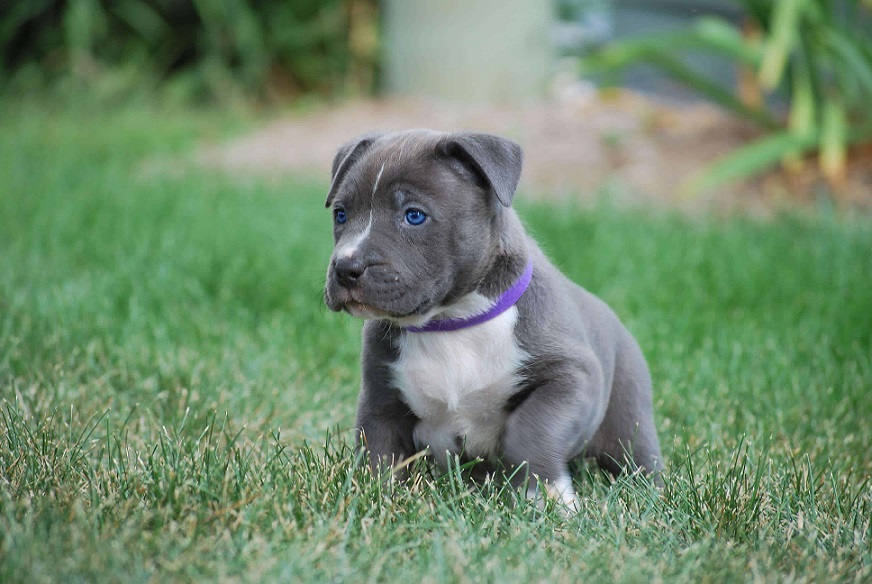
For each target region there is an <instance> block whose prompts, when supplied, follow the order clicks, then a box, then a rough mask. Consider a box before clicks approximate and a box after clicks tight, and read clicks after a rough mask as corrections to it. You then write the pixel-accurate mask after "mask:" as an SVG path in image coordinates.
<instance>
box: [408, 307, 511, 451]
mask: <svg viewBox="0 0 872 584" xmlns="http://www.w3.org/2000/svg"><path fill="white" fill-rule="evenodd" d="M485 300H486V299H485ZM517 318H518V309H517V308H516V307H512V308H510V309H509V310H507V311H506V312H504V313H503V314H501V315H499V316H498V317H496V318H494V319H492V320H489V321H487V322H484V323H482V324H480V325H477V326H473V327H470V328H465V329H461V330H457V331H450V332H431V333H413V334H405V335H403V336H402V337H401V339H400V342H399V343H400V344H399V358H398V359H397V361H396V362H395V363H394V365H393V373H394V382H395V383H396V385H397V387H398V388H399V390H400V391H401V392H402V394H403V397H404V399H405V401H406V403H407V404H408V405H409V407H410V408H411V409H412V411H413V412H415V415H417V416H418V418H420V422H419V423H418V425H417V427H416V428H415V443H416V445H417V446H418V447H419V448H424V447H429V448H430V450H431V452H433V454H434V455H435V458H436V459H437V461H442V460H444V458H443V457H442V456H441V454H443V453H444V452H445V451H448V452H451V453H459V452H460V451H461V450H462V451H463V452H464V453H465V454H467V455H469V456H480V457H482V458H488V457H492V456H494V455H496V454H498V450H499V449H498V447H499V439H500V436H501V434H502V431H503V427H504V424H505V420H506V416H507V412H506V409H505V406H506V400H507V399H508V398H509V396H511V395H512V394H513V393H514V392H515V391H516V387H517V383H518V381H519V378H518V370H519V368H520V366H521V364H522V363H523V361H524V359H525V358H526V357H527V355H526V353H525V352H524V351H523V350H521V348H520V347H518V344H517V343H516V342H515V337H514V334H513V331H514V327H515V322H516V321H517Z"/></svg>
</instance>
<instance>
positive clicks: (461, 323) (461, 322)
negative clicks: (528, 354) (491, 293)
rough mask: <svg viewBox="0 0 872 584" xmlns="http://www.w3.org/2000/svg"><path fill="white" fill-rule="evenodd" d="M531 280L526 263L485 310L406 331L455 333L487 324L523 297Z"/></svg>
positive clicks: (528, 265) (529, 268)
mask: <svg viewBox="0 0 872 584" xmlns="http://www.w3.org/2000/svg"><path fill="white" fill-rule="evenodd" d="M532 278H533V261H532V260H528V261H527V267H526V268H524V273H523V274H521V277H519V278H518V279H517V280H515V283H514V284H512V285H511V286H509V289H508V290H506V291H505V292H503V293H502V295H501V296H500V297H499V298H497V299H496V301H494V303H493V305H492V306H491V307H490V308H488V309H487V310H485V311H484V312H479V313H478V314H474V315H472V316H467V317H465V318H446V319H443V320H431V321H430V322H428V323H426V324H424V325H422V326H410V327H407V328H406V331H408V332H410V333H435V332H447V331H457V330H460V329H465V328H469V327H471V326H475V325H477V324H481V323H483V322H487V321H489V320H491V319H492V318H496V317H498V316H499V315H501V314H502V313H504V312H505V311H507V310H508V309H510V308H511V307H512V306H514V305H515V303H516V302H517V301H518V300H519V299H520V298H521V296H523V295H524V292H526V290H527V286H529V285H530V280H531V279H532Z"/></svg>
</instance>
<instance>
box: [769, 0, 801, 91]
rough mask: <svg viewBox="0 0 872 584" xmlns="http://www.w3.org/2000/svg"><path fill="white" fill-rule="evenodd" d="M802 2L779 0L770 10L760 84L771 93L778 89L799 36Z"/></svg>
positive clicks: (799, 0) (797, 0) (798, 0)
mask: <svg viewBox="0 0 872 584" xmlns="http://www.w3.org/2000/svg"><path fill="white" fill-rule="evenodd" d="M803 4H804V0H779V1H778V2H775V5H774V7H773V9H772V27H771V29H770V31H769V36H768V38H767V40H766V47H765V49H764V52H763V63H762V64H761V66H760V84H761V85H762V86H763V88H764V89H766V90H768V91H771V90H773V89H775V88H776V87H778V84H779V83H780V82H781V78H782V76H783V75H784V68H785V66H786V65H787V60H788V58H789V57H790V52H791V51H792V50H793V46H794V44H795V43H796V40H797V37H798V36H799V26H800V16H801V14H802V8H803Z"/></svg>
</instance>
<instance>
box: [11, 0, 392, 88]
mask: <svg viewBox="0 0 872 584" xmlns="http://www.w3.org/2000/svg"><path fill="white" fill-rule="evenodd" d="M375 6H376V4H375V0H286V1H282V2H279V1H276V0H19V1H17V2H11V3H9V4H5V7H3V5H0V88H2V87H4V86H6V87H10V86H11V87H18V88H22V87H23V88H25V89H27V88H34V87H35V88H42V87H45V86H51V85H52V84H54V83H58V82H60V83H63V82H65V80H69V79H70V78H72V79H73V80H77V81H79V82H85V83H88V84H93V83H95V82H100V81H101V80H102V79H104V78H105V77H107V76H111V75H112V74H113V73H114V74H115V75H116V77H117V76H118V75H121V76H125V77H136V78H138V81H139V83H140V84H142V83H143V81H144V80H149V79H151V80H152V81H153V83H158V84H161V85H164V86H167V87H169V88H170V90H171V91H176V92H177V93H179V92H180V93H183V94H187V95H188V96H189V97H199V98H216V97H217V98H222V97H224V96H225V94H226V93H227V92H234V91H240V92H243V93H245V94H247V95H255V96H261V97H263V96H268V95H270V94H275V93H278V94H280V95H286V94H289V93H298V92H312V91H315V92H320V93H342V92H347V91H352V92H360V91H363V92H365V91H368V90H370V89H371V84H372V77H373V75H372V70H373V69H374V67H375V58H376V48H377V47H376V44H377V43H376V32H375V27H376V17H375ZM361 39H363V40H361ZM362 70H363V72H361V71H362ZM130 72H133V73H132V74H131V73H130ZM80 84H81V83H80ZM122 85H123V83H122Z"/></svg>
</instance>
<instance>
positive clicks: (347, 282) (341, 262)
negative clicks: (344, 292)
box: [334, 256, 366, 288]
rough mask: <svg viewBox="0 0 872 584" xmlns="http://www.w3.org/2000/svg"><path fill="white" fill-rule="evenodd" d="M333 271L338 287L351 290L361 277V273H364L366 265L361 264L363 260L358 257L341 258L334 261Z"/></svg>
mask: <svg viewBox="0 0 872 584" xmlns="http://www.w3.org/2000/svg"><path fill="white" fill-rule="evenodd" d="M334 271H335V273H336V281H337V282H339V285H340V286H342V287H344V288H351V287H352V286H354V285H355V284H357V281H358V280H359V279H360V277H361V276H362V275H363V272H365V271H366V264H365V263H363V260H362V259H361V258H360V257H356V256H352V257H350V258H346V257H342V258H339V259H338V260H336V265H335V267H334Z"/></svg>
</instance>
